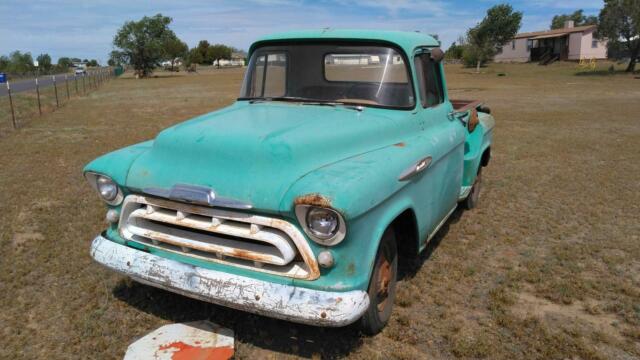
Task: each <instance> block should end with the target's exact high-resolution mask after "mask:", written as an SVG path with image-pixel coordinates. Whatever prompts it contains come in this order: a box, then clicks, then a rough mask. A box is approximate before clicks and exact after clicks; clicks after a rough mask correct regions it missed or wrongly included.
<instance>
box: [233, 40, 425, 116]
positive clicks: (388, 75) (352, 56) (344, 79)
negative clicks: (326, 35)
mask: <svg viewBox="0 0 640 360" xmlns="http://www.w3.org/2000/svg"><path fill="white" fill-rule="evenodd" d="M240 99H243V100H244V99H264V100H286V101H302V102H304V101H315V102H331V103H345V104H357V105H365V106H380V107H393V108H413V107H414V103H415V99H414V94H413V88H412V85H411V80H410V77H409V70H408V68H407V65H406V63H405V59H404V57H403V56H402V55H401V54H400V52H398V51H397V50H395V49H394V48H391V47H387V46H372V45H339V44H327V43H323V44H288V45H277V46H264V47H260V48H258V49H257V50H256V51H254V53H253V55H252V56H251V59H250V61H249V66H248V69H247V72H246V75H245V79H244V83H243V86H242V90H241V92H240Z"/></svg>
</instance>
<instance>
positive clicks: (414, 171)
mask: <svg viewBox="0 0 640 360" xmlns="http://www.w3.org/2000/svg"><path fill="white" fill-rule="evenodd" d="M432 161H433V158H432V157H431V156H427V157H425V158H422V159H420V160H418V161H416V163H415V164H413V165H411V166H409V167H408V168H407V169H406V170H404V171H403V172H402V173H401V174H400V176H399V177H398V181H406V180H409V179H410V178H412V177H413V176H415V175H418V174H419V173H421V172H423V171H425V170H426V169H427V168H428V167H429V165H431V162H432Z"/></svg>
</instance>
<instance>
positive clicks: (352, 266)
mask: <svg viewBox="0 0 640 360" xmlns="http://www.w3.org/2000/svg"><path fill="white" fill-rule="evenodd" d="M355 273H356V265H355V264H354V263H350V264H349V266H347V275H349V276H351V275H353V274H355Z"/></svg>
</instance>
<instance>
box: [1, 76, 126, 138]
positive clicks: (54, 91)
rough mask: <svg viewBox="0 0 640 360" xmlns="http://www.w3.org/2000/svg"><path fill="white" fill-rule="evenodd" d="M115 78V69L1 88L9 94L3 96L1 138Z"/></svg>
mask: <svg viewBox="0 0 640 360" xmlns="http://www.w3.org/2000/svg"><path fill="white" fill-rule="evenodd" d="M113 77H114V71H113V69H111V68H102V69H97V70H93V71H91V72H87V73H86V74H61V75H53V76H51V77H48V78H47V79H46V80H45V79H42V78H40V79H39V78H35V79H33V80H29V81H21V82H19V83H15V84H12V83H10V82H9V81H7V82H6V84H0V85H4V86H6V92H4V91H3V92H2V94H0V103H2V105H1V106H0V135H1V134H2V132H6V131H10V129H13V130H17V129H19V128H20V127H22V126H24V125H25V124H26V123H28V121H29V120H31V119H33V118H34V117H36V116H38V117H39V116H42V115H43V114H46V113H49V112H53V111H56V110H57V109H59V108H61V107H63V106H65V105H66V104H67V103H69V102H70V101H72V100H73V99H74V98H77V97H81V96H84V95H86V94H89V93H90V92H92V91H94V90H96V89H98V88H100V87H101V86H102V85H103V84H105V83H106V82H108V81H109V80H111V79H112V78H113ZM14 88H15V89H14ZM3 90H4V89H3Z"/></svg>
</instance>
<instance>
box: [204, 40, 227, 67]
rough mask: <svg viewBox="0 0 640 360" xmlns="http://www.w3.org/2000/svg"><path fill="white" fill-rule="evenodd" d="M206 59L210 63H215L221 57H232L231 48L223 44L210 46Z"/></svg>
mask: <svg viewBox="0 0 640 360" xmlns="http://www.w3.org/2000/svg"><path fill="white" fill-rule="evenodd" d="M206 59H207V61H209V63H210V64H215V63H216V62H218V60H220V59H231V48H230V47H228V46H226V45H222V44H215V45H213V46H209V48H208V49H207V57H206Z"/></svg>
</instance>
